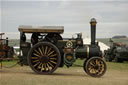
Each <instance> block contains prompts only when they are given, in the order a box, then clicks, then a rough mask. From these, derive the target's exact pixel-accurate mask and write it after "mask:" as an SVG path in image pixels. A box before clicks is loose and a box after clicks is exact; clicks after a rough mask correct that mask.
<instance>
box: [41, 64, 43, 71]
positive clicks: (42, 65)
mask: <svg viewBox="0 0 128 85" xmlns="http://www.w3.org/2000/svg"><path fill="white" fill-rule="evenodd" d="M43 69H44V67H43V64H42V67H41V72H42V71H43Z"/></svg>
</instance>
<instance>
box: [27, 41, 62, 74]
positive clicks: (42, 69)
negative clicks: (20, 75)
mask: <svg viewBox="0 0 128 85" xmlns="http://www.w3.org/2000/svg"><path fill="white" fill-rule="evenodd" d="M60 60H61V56H60V52H59V50H58V48H57V47H56V46H55V45H53V44H52V43H50V42H39V43H37V44H36V45H34V46H33V47H32V48H31V50H30V52H29V56H28V63H29V66H30V67H31V68H32V70H33V71H35V72H36V73H38V74H51V73H53V72H54V71H55V70H56V69H57V67H58V66H59V64H60Z"/></svg>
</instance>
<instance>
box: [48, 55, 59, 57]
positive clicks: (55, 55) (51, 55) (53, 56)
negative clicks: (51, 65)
mask: <svg viewBox="0 0 128 85" xmlns="http://www.w3.org/2000/svg"><path fill="white" fill-rule="evenodd" d="M54 56H57V54H53V55H51V56H49V57H54Z"/></svg>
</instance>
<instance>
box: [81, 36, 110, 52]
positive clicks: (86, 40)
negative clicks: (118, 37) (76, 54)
mask: <svg viewBox="0 0 128 85" xmlns="http://www.w3.org/2000/svg"><path fill="white" fill-rule="evenodd" d="M83 42H84V44H90V42H91V39H90V38H84V39H83ZM99 46H100V49H101V51H102V52H103V53H104V50H107V49H108V48H109V46H107V45H106V44H104V43H103V42H99Z"/></svg>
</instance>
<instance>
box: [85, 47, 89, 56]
mask: <svg viewBox="0 0 128 85" xmlns="http://www.w3.org/2000/svg"><path fill="white" fill-rule="evenodd" d="M86 47H87V57H89V46H86Z"/></svg>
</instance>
